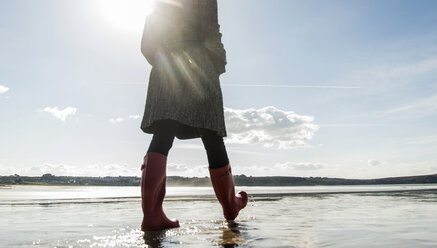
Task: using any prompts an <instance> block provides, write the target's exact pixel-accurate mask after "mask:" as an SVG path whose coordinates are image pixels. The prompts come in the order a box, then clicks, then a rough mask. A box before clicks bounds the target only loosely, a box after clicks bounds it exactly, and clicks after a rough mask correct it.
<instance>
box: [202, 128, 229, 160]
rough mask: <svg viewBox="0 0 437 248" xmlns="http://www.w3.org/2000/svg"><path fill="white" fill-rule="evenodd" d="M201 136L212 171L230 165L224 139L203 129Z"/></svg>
mask: <svg viewBox="0 0 437 248" xmlns="http://www.w3.org/2000/svg"><path fill="white" fill-rule="evenodd" d="M200 135H201V138H202V142H203V145H204V147H205V150H206V154H207V156H208V164H209V168H210V169H218V168H221V167H224V166H226V165H228V164H229V159H228V154H227V152H226V147H225V144H224V142H223V137H220V136H218V135H217V133H216V132H214V131H212V130H208V129H201V131H200Z"/></svg>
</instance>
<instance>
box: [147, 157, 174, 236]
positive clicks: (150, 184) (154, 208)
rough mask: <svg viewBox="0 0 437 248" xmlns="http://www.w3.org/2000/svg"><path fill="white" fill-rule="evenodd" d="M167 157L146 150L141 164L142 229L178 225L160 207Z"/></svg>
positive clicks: (157, 228)
mask: <svg viewBox="0 0 437 248" xmlns="http://www.w3.org/2000/svg"><path fill="white" fill-rule="evenodd" d="M166 164H167V157H166V156H164V155H162V154H159V153H156V152H148V153H147V154H146V156H145V157H144V164H143V165H142V166H141V170H142V171H143V175H142V178H141V199H142V207H143V215H144V217H143V223H142V224H141V230H142V231H151V230H161V229H166V228H173V227H179V221H178V220H169V219H168V218H167V216H166V215H165V214H164V210H163V209H162V202H163V201H164V196H165V179H166Z"/></svg>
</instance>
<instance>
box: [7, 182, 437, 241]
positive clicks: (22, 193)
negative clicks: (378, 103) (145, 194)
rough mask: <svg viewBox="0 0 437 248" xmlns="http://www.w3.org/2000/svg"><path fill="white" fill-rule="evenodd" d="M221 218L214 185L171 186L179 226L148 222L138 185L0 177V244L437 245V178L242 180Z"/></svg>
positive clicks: (169, 201) (172, 214)
mask: <svg viewBox="0 0 437 248" xmlns="http://www.w3.org/2000/svg"><path fill="white" fill-rule="evenodd" d="M236 190H245V191H246V192H247V193H248V194H249V203H248V205H247V207H246V208H245V209H243V210H242V211H241V212H240V214H239V216H238V217H237V219H236V220H235V221H230V222H228V221H226V220H225V219H224V218H223V214H222V210H221V206H220V204H219V203H218V201H217V199H216V198H215V195H214V192H213V189H212V188H210V187H167V195H166V198H165V201H164V210H165V213H166V214H167V216H168V217H169V218H177V219H179V221H180V225H181V226H180V227H179V228H174V229H168V230H163V231H154V232H142V231H141V229H140V225H141V221H142V212H141V199H140V188H139V187H96V186H24V185H17V186H0V247H2V248H3V247H5V248H6V247H20V248H21V247H26V248H27V247H35V248H37V247H56V248H61V247H62V248H73V247H384V248H386V247H437V184H422V185H370V186H369V185H366V186H296V187H244V186H241V187H236Z"/></svg>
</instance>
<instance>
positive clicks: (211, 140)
mask: <svg viewBox="0 0 437 248" xmlns="http://www.w3.org/2000/svg"><path fill="white" fill-rule="evenodd" d="M158 122H159V123H157V125H156V128H155V132H154V134H153V138H152V141H151V142H150V146H149V150H148V151H147V152H157V153H160V154H163V155H165V156H168V152H169V151H170V148H171V147H172V145H173V140H174V138H175V134H176V130H177V127H178V125H179V122H177V121H174V120H160V121H158ZM199 131H200V136H201V138H202V142H203V145H204V147H205V150H206V154H207V156H208V163H209V168H210V169H217V168H221V167H224V166H226V165H227V164H228V163H229V159H228V154H227V153H226V148H225V144H224V143H223V137H220V136H218V135H217V134H216V133H215V132H214V131H212V130H208V129H199Z"/></svg>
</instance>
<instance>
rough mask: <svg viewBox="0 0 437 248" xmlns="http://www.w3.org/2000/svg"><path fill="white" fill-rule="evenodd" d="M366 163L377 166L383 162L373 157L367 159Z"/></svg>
mask: <svg viewBox="0 0 437 248" xmlns="http://www.w3.org/2000/svg"><path fill="white" fill-rule="evenodd" d="M367 164H368V165H371V166H379V165H382V164H383V162H381V161H378V160H374V159H369V160H368V161H367Z"/></svg>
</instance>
